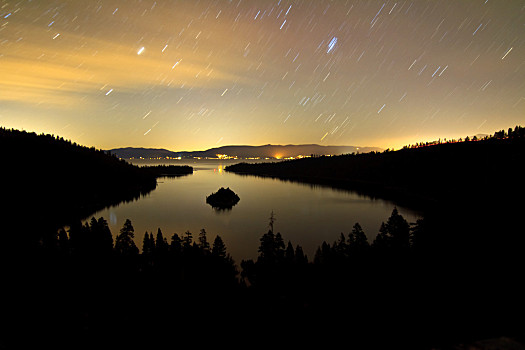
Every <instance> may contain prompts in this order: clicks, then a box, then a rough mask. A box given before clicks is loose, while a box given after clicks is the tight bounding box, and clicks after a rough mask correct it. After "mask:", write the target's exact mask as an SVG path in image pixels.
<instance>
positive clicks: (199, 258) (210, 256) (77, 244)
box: [42, 217, 238, 286]
mask: <svg viewBox="0 0 525 350" xmlns="http://www.w3.org/2000/svg"><path fill="white" fill-rule="evenodd" d="M47 237H48V239H47V240H46V241H45V242H42V250H43V251H45V252H46V254H51V255H57V256H60V257H62V258H64V257H66V258H69V259H68V260H64V263H71V261H74V262H75V263H79V264H80V265H83V268H86V266H87V268H91V267H89V266H90V265H91V264H93V263H94V261H96V262H97V264H106V268H107V269H108V270H111V269H112V268H113V267H115V266H120V267H121V268H123V269H124V270H125V271H127V272H126V273H128V274H129V273H131V274H146V275H147V274H151V273H156V272H158V271H160V270H162V271H164V272H165V276H164V277H165V278H167V279H169V280H171V282H170V283H174V282H176V283H185V282H188V281H191V280H200V281H202V282H205V281H206V279H209V278H211V277H212V276H213V280H214V283H218V282H220V283H221V284H226V283H229V284H230V285H235V286H236V285H237V279H236V276H237V275H238V271H237V267H236V265H235V262H234V260H233V259H232V258H231V256H230V255H229V254H228V253H227V251H226V245H225V243H224V241H223V240H222V238H221V237H220V236H219V235H217V236H216V237H215V239H214V240H213V243H211V244H210V242H209V241H208V238H207V234H206V230H205V229H202V230H201V231H200V232H199V234H198V237H197V239H196V240H194V239H193V234H192V233H191V232H190V231H186V232H185V233H184V235H182V237H180V236H179V235H178V234H177V233H174V234H173V235H172V236H171V239H170V242H168V240H167V238H165V237H164V235H163V233H162V231H161V229H160V228H159V229H158V231H157V234H156V236H155V237H154V236H153V233H148V232H146V233H145V234H144V240H143V242H142V249H141V251H142V252H140V251H139V248H138V247H137V245H136V243H135V229H134V227H133V225H132V223H131V221H130V220H129V219H127V220H126V221H125V222H124V224H123V226H122V228H121V229H120V231H119V233H118V234H117V235H116V236H115V239H113V235H112V233H111V230H110V228H109V226H108V223H107V221H106V220H105V219H104V218H103V217H100V218H99V219H98V220H97V219H95V218H94V217H93V218H91V220H90V221H89V222H86V223H84V224H81V223H80V222H79V221H77V222H76V223H75V224H74V225H71V226H70V227H69V229H68V230H67V232H66V229H64V228H61V229H60V230H58V232H57V233H56V235H48V236H47ZM207 270H211V271H213V273H210V271H207ZM168 271H171V273H168ZM175 272H177V273H175ZM203 275H206V276H205V277H203ZM177 276H179V277H180V278H181V280H179V281H175V280H177ZM182 279H183V280H184V281H183V280H182Z"/></svg>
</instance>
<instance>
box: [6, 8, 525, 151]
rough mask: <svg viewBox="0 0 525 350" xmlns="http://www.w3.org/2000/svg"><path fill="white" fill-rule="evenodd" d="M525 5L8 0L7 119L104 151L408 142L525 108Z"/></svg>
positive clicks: (464, 131) (481, 129)
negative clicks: (131, 146) (127, 146)
mask: <svg viewBox="0 0 525 350" xmlns="http://www.w3.org/2000/svg"><path fill="white" fill-rule="evenodd" d="M524 19H525V6H523V2H522V1H519V0H508V1H505V2H498V1H489V0H465V1H452V2H437V1H433V0H416V1H376V0H370V1H361V2H350V1H336V2H333V1H307V0H302V1H289V0H276V1H263V0H255V1H243V0H219V1H211V0H205V1H199V2H194V1H186V0H179V1H175V2H157V1H154V0H144V1H138V2H137V1H130V2H121V1H117V0H108V1H105V2H104V3H88V4H86V3H83V2H78V1H72V0H60V1H49V0H42V1H38V2H23V3H6V4H5V5H4V6H2V9H1V10H0V32H1V35H2V41H0V47H1V48H2V51H1V55H0V62H1V64H0V75H1V76H2V80H1V81H0V89H1V91H2V93H1V94H0V125H2V126H4V127H7V128H16V129H24V130H28V131H35V132H37V133H49V134H55V135H60V136H62V137H64V138H66V139H70V140H72V141H74V142H76V143H79V144H82V145H86V146H93V147H96V148H100V149H112V148H119V147H126V146H125V145H134V146H135V147H146V148H164V149H177V150H181V149H189V150H197V149H209V148H213V147H218V146H223V145H244V144H248V145H262V144H321V145H357V146H361V147H380V148H383V149H386V148H395V149H398V148H401V147H402V146H404V145H407V144H413V143H415V142H425V141H432V140H437V139H439V138H441V139H444V138H447V139H451V138H456V139H457V138H460V137H465V136H466V135H474V134H478V133H493V132H494V131H495V130H500V129H506V128H508V127H514V126H515V125H519V124H520V122H522V121H523V115H525V65H524V64H523V60H522V57H524V56H525V26H523V23H524V22H523V21H524Z"/></svg>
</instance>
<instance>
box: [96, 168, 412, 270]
mask: <svg viewBox="0 0 525 350" xmlns="http://www.w3.org/2000/svg"><path fill="white" fill-rule="evenodd" d="M132 162H133V163H134V164H136V165H158V164H174V165H190V166H192V167H193V169H194V173H193V174H192V175H188V176H184V177H178V178H161V179H158V182H159V184H158V186H157V189H155V190H154V191H152V192H151V193H150V194H148V195H147V196H145V197H143V198H141V199H139V200H137V201H134V202H129V203H123V204H120V205H118V206H115V207H111V208H107V209H105V210H102V211H99V212H98V213H96V214H94V215H93V216H95V217H96V218H99V217H100V216H102V217H104V218H105V219H106V220H107V221H108V223H109V225H110V228H111V232H112V233H113V235H116V234H118V232H119V230H120V228H121V227H122V225H123V224H124V221H125V220H126V219H130V220H131V222H132V224H133V227H134V228H135V242H136V244H137V246H138V247H139V249H141V248H142V240H143V238H144V233H145V232H146V231H147V232H153V234H154V235H156V233H157V229H158V228H160V229H161V231H162V233H163V235H164V237H166V238H167V240H168V242H169V241H170V238H171V236H172V235H173V233H177V234H179V236H182V235H183V234H184V233H185V232H186V231H190V232H192V233H193V237H194V239H196V238H197V237H198V234H199V232H200V230H201V229H205V230H206V232H207V237H208V240H209V241H210V243H212V242H213V239H214V238H215V237H216V236H217V235H219V236H221V238H222V239H223V241H224V242H225V244H226V247H227V251H228V253H230V254H231V256H232V257H233V259H234V260H235V261H236V262H237V263H240V262H241V260H243V259H255V258H256V257H257V255H258V253H257V249H258V247H259V239H260V238H261V236H262V235H263V234H264V233H266V232H267V231H268V222H269V220H268V219H269V217H270V215H271V212H272V211H273V212H274V215H275V218H276V221H275V224H274V230H275V232H280V233H281V235H282V236H283V239H284V240H285V242H286V243H288V241H291V242H292V244H293V245H294V247H295V246H296V245H300V246H301V247H302V248H303V250H304V252H305V253H306V254H307V255H308V258H309V260H310V261H311V260H312V259H313V257H314V253H315V250H316V249H317V247H318V246H320V245H321V243H322V242H323V241H327V242H328V243H330V244H331V243H333V242H334V241H336V240H337V239H338V238H339V236H340V233H341V232H343V233H344V234H345V236H347V235H348V233H349V232H350V231H351V230H352V227H353V225H354V224H355V223H356V222H359V224H360V225H361V226H362V227H363V230H364V231H365V233H366V235H367V236H368V239H369V242H370V243H371V242H372V241H373V239H374V238H375V236H376V235H377V233H378V231H379V227H380V225H381V222H383V221H386V220H387V219H388V217H389V216H390V214H391V213H392V210H393V208H394V207H395V204H394V203H392V202H389V201H384V200H373V199H370V198H368V197H364V196H361V195H358V194H356V193H353V192H347V191H340V190H334V189H331V188H325V187H312V186H310V185H305V184H298V183H291V182H285V181H281V180H275V179H268V178H259V177H254V176H241V175H236V174H233V173H228V172H225V171H223V169H224V167H225V166H227V165H230V164H235V163H238V162H239V161H238V160H169V161H167V160H159V161H152V160H133V161H132ZM220 187H229V188H231V189H232V190H233V191H234V192H235V193H237V194H238V195H239V197H240V198H241V200H240V201H239V203H238V204H237V205H236V206H234V207H233V209H232V210H230V211H217V210H214V209H212V207H211V206H210V205H208V204H206V196H208V195H210V194H211V193H212V192H216V191H217V190H218V189H219V188H220ZM397 208H398V210H399V212H400V213H401V214H402V215H403V216H404V217H405V218H406V219H407V220H408V221H409V222H414V221H415V220H416V219H417V218H418V217H419V216H418V215H417V213H415V212H414V211H411V210H409V209H407V208H403V207H399V206H397Z"/></svg>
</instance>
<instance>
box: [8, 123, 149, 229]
mask: <svg viewBox="0 0 525 350" xmlns="http://www.w3.org/2000/svg"><path fill="white" fill-rule="evenodd" d="M0 159H1V161H2V172H1V175H0V177H1V181H2V184H4V186H5V190H4V193H3V196H2V200H3V202H4V204H7V206H6V207H7V214H8V215H6V218H7V219H6V220H5V221H4V222H3V225H4V226H6V224H7V225H8V226H10V227H12V228H13V227H14V228H15V229H16V231H18V232H31V228H30V226H31V225H32V224H38V225H40V227H41V226H42V225H43V224H47V225H50V226H58V225H64V224H68V223H69V222H70V221H71V220H75V219H78V218H81V217H85V216H87V215H90V214H92V213H94V212H95V211H97V210H100V209H102V208H104V207H105V206H108V205H111V204H116V203H118V202H120V201H123V200H132V199H134V198H137V197H140V195H141V194H145V193H147V192H149V191H151V190H152V189H154V188H155V187H156V178H155V174H153V173H151V172H148V171H145V170H143V169H140V168H139V167H137V166H134V165H131V164H129V163H127V162H125V161H124V160H119V159H118V158H116V157H114V156H110V155H108V154H106V153H105V152H104V151H101V150H96V149H95V148H87V147H83V146H80V145H77V144H75V143H71V142H70V141H66V140H64V139H63V138H59V137H54V136H51V135H37V134H35V133H28V132H24V131H17V130H6V129H0ZM3 233H4V234H5V235H7V234H15V233H13V232H9V233H6V232H5V231H4V232H3ZM20 236H22V233H20ZM32 238H36V239H38V237H32ZM40 239H41V238H40Z"/></svg>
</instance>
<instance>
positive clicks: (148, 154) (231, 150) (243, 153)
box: [109, 144, 382, 159]
mask: <svg viewBox="0 0 525 350" xmlns="http://www.w3.org/2000/svg"><path fill="white" fill-rule="evenodd" d="M371 151H382V149H381V148H378V147H357V146H321V145H316V144H306V145H270V144H268V145H262V146H247V145H234V146H222V147H216V148H210V149H208V150H205V151H179V152H175V151H170V150H167V149H162V148H160V149H159V148H137V147H125V148H115V149H111V150H109V152H111V154H113V155H116V156H117V157H119V158H126V159H129V158H141V157H142V158H167V157H170V158H178V157H182V158H193V157H209V158H215V157H217V155H218V154H225V155H228V156H231V157H238V158H255V157H260V158H289V157H298V156H301V155H302V156H310V155H341V154H350V153H367V152H371Z"/></svg>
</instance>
